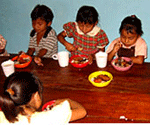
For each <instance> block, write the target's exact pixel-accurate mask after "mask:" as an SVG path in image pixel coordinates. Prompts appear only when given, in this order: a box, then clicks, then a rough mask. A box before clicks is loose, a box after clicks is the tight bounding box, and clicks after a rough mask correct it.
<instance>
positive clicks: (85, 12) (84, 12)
mask: <svg viewBox="0 0 150 125" xmlns="http://www.w3.org/2000/svg"><path fill="white" fill-rule="evenodd" d="M98 16H99V15H98V12H97V11H96V9H95V8H94V7H92V6H82V7H81V8H80V9H79V10H78V13H77V17H76V22H84V23H85V24H86V23H89V24H94V23H96V22H97V21H98Z"/></svg>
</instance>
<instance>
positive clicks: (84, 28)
mask: <svg viewBox="0 0 150 125" xmlns="http://www.w3.org/2000/svg"><path fill="white" fill-rule="evenodd" d="M98 16H99V15H98V12H97V11H96V9H95V8H94V7H92V6H82V7H81V8H80V9H79V10H78V13H77V16H76V22H68V23H66V24H64V26H63V28H64V31H62V32H61V33H59V34H58V36H57V38H58V40H59V41H60V42H61V43H62V44H63V45H64V46H65V47H66V49H67V50H68V51H70V52H71V54H72V55H79V54H81V55H87V56H88V57H89V63H90V64H92V60H93V57H94V54H95V53H96V52H98V51H100V50H101V51H105V46H106V45H107V44H108V43H109V41H108V38H107V35H106V33H105V32H104V31H103V30H102V29H101V28H100V27H98V26H97V24H98ZM65 37H69V38H73V39H74V42H73V44H71V43H69V42H68V41H66V39H65Z"/></svg>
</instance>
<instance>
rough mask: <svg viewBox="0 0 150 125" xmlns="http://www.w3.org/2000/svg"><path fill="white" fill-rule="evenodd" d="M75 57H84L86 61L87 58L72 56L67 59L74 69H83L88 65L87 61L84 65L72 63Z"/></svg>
mask: <svg viewBox="0 0 150 125" xmlns="http://www.w3.org/2000/svg"><path fill="white" fill-rule="evenodd" d="M75 57H85V58H86V59H88V56H86V55H74V56H71V57H70V59H69V62H70V64H71V65H72V66H74V67H76V68H83V67H85V66H87V65H88V64H89V61H87V62H86V63H83V64H76V63H72V60H73V59H74V58H75Z"/></svg>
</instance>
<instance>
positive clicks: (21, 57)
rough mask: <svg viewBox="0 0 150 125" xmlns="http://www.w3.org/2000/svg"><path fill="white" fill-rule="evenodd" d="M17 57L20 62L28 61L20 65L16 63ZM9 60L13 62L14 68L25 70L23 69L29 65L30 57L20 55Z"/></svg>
mask: <svg viewBox="0 0 150 125" xmlns="http://www.w3.org/2000/svg"><path fill="white" fill-rule="evenodd" d="M18 57H19V58H20V59H21V60H25V59H28V61H27V62H25V63H21V64H19V63H16V61H17V59H18ZM11 60H12V61H14V62H15V64H14V66H15V67H16V68H25V67H27V66H28V65H29V64H30V63H31V61H32V57H31V56H29V55H25V54H23V55H20V56H15V57H14V58H12V59H11Z"/></svg>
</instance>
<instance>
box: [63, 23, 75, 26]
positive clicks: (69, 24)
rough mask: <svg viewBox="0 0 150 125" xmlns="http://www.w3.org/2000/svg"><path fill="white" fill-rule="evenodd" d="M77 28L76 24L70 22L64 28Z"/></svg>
mask: <svg viewBox="0 0 150 125" xmlns="http://www.w3.org/2000/svg"><path fill="white" fill-rule="evenodd" d="M75 26H76V22H68V23H65V24H64V26H63V27H75Z"/></svg>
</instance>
